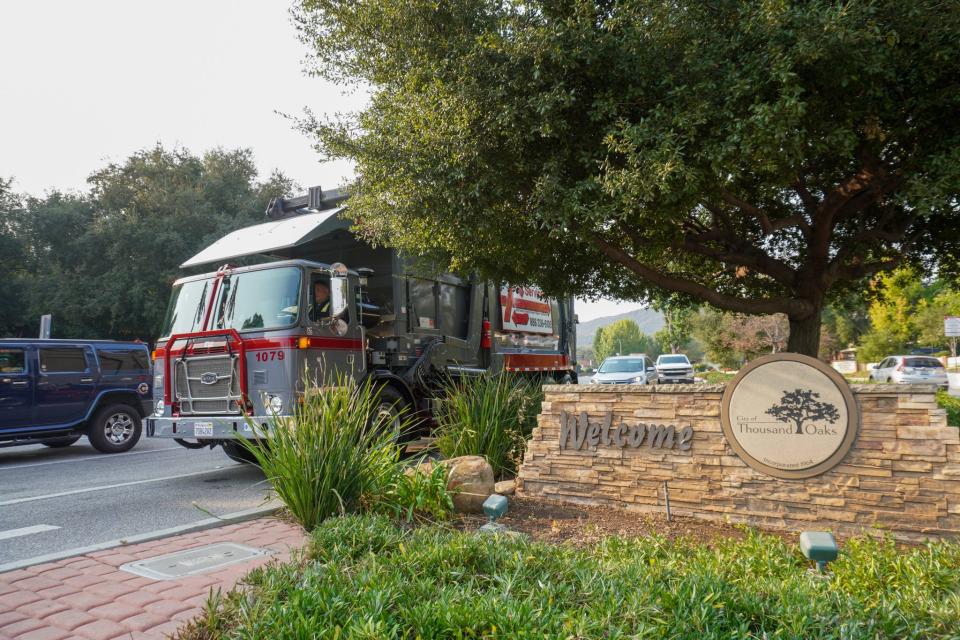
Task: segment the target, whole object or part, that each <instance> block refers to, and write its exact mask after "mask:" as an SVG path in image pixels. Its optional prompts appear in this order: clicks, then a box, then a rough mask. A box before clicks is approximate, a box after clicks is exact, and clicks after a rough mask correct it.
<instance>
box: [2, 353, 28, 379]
mask: <svg viewBox="0 0 960 640" xmlns="http://www.w3.org/2000/svg"><path fill="white" fill-rule="evenodd" d="M26 370H27V365H26V358H25V357H24V352H23V349H0V373H24V372H25V371H26Z"/></svg>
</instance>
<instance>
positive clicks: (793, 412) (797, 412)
mask: <svg viewBox="0 0 960 640" xmlns="http://www.w3.org/2000/svg"><path fill="white" fill-rule="evenodd" d="M819 397H820V394H819V393H816V392H815V391H812V390H810V389H794V390H793V391H784V392H783V397H782V398H780V403H779V404H775V405H773V406H772V407H770V408H769V409H767V411H766V413H767V415H769V416H773V417H774V418H776V419H777V420H782V421H784V422H792V423H793V424H795V425H796V426H797V430H796V431H795V432H794V433H797V434H800V433H803V425H804V424H805V423H807V422H811V421H818V420H826V421H827V422H829V423H830V424H834V423H835V422H836V421H837V420H839V419H840V412H839V411H837V408H836V407H835V406H834V405H832V404H830V403H829V402H820V401H819V400H818V399H817V398H819Z"/></svg>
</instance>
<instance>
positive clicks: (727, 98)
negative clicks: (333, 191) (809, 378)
mask: <svg viewBox="0 0 960 640" xmlns="http://www.w3.org/2000/svg"><path fill="white" fill-rule="evenodd" d="M294 15H295V20H296V22H297V24H298V27H299V29H300V34H301V37H302V38H303V40H304V42H306V43H307V44H308V45H309V47H310V50H311V53H312V54H313V55H312V58H311V63H310V64H311V65H312V70H313V71H315V72H316V73H319V74H321V75H324V76H326V77H329V78H333V79H335V80H337V81H340V82H344V83H347V84H353V85H356V86H359V87H361V90H364V91H368V92H369V95H370V101H369V104H368V106H366V107H365V108H363V109H362V110H360V111H359V112H357V113H352V114H343V115H340V116H336V117H333V118H327V119H322V118H313V117H312V116H310V117H308V118H307V119H306V120H305V122H304V126H305V128H307V129H309V130H310V131H311V132H312V133H313V134H314V135H316V137H317V140H318V147H319V148H320V149H321V151H323V152H325V153H326V154H327V155H329V156H331V157H342V158H349V159H352V160H354V161H355V162H356V167H357V174H358V178H357V180H356V183H355V184H354V185H353V186H354V190H355V196H354V198H353V200H352V201H351V209H352V210H353V214H354V216H355V217H356V218H357V220H358V225H359V227H360V228H362V229H363V230H365V232H366V233H368V234H369V235H370V236H371V237H372V238H375V239H377V240H380V241H386V242H391V243H393V244H395V245H397V246H399V247H401V248H403V249H406V250H409V251H412V252H415V253H420V254H424V253H428V254H432V255H436V256H440V257H441V258H442V259H444V260H447V261H448V262H449V266H450V267H452V268H455V269H458V268H459V269H477V270H479V271H480V272H482V273H483V274H484V275H487V276H490V277H494V278H499V279H503V280H507V281H512V282H536V283H539V284H540V285H542V286H543V287H545V288H546V289H547V290H548V291H551V292H567V293H578V294H582V295H588V296H590V295H594V296H596V295H607V296H613V297H618V298H624V299H650V298H651V297H652V296H655V295H660V294H663V293H666V292H679V293H681V294H683V295H686V296H688V297H690V298H692V299H696V300H702V301H706V302H708V303H709V304H711V305H713V306H715V307H717V308H720V309H724V310H729V311H734V312H739V313H748V314H774V313H783V314H786V315H787V316H788V318H789V321H790V339H789V345H788V349H789V350H791V351H797V352H801V353H807V354H810V355H816V353H817V346H818V338H819V332H820V315H821V311H822V309H823V308H824V306H825V305H826V304H827V303H828V302H829V301H830V300H831V298H832V296H834V295H837V294H839V293H842V292H843V291H844V290H845V289H846V290H849V289H851V288H854V287H858V286H862V283H863V281H864V279H866V278H869V277H870V276H872V275H873V274H876V273H878V272H883V271H886V270H890V269H892V268H894V267H895V266H896V265H898V264H901V263H910V264H913V265H917V266H919V267H921V268H924V269H928V270H933V269H937V270H939V272H940V273H941V274H953V273H955V270H956V261H957V259H958V257H960V234H958V232H957V230H958V226H960V225H958V223H960V215H958V206H960V205H958V191H960V47H958V46H957V43H958V42H960V3H957V2H947V1H940V2H937V1H932V0H914V1H912V2H902V1H899V0H875V1H870V0H861V1H857V2H838V1H835V0H834V1H830V2H823V1H816V0H814V1H809V2H789V1H786V0H781V1H775V0H769V1H764V2H759V1H747V2H735V1H732V0H712V1H710V0H693V1H690V2H686V1H683V0H680V1H656V0H619V1H618V0H606V1H604V0H593V1H587V0H445V1H443V2H436V1H435V0H302V1H301V2H300V4H299V5H298V6H297V8H296V9H295V11H294Z"/></svg>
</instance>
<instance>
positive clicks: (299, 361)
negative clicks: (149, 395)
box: [146, 188, 576, 453]
mask: <svg viewBox="0 0 960 640" xmlns="http://www.w3.org/2000/svg"><path fill="white" fill-rule="evenodd" d="M345 199H346V195H345V194H344V193H343V192H342V191H340V190H331V191H321V190H320V189H319V188H314V189H311V190H310V194H309V195H308V196H306V197H301V198H296V199H290V200H282V199H275V200H273V201H271V205H270V208H269V209H268V216H269V217H270V218H271V219H270V221H268V222H266V223H263V224H259V225H255V226H252V227H247V228H244V229H240V230H238V231H235V232H233V233H230V234H228V235H227V236H225V237H224V238H221V239H220V240H218V241H217V242H215V243H214V244H212V245H210V246H209V247H207V248H206V249H204V250H203V251H201V252H200V253H198V254H197V255H196V256H194V257H192V258H190V259H189V260H187V261H186V262H185V263H183V265H182V266H183V267H185V268H191V267H197V266H201V265H213V266H216V265H220V266H219V267H218V268H216V269H215V270H214V271H209V272H207V273H203V274H199V275H191V276H187V277H183V278H180V279H179V280H177V281H176V282H175V283H174V285H173V292H172V295H171V300H170V304H169V306H168V309H167V313H166V317H165V319H164V323H163V331H162V336H161V337H160V338H159V340H158V342H157V346H156V349H155V350H154V359H155V360H154V362H155V364H154V385H153V389H154V407H153V413H152V414H151V415H149V416H148V417H147V418H146V432H147V436H148V437H154V438H173V439H176V440H177V441H178V442H180V443H181V444H183V445H184V446H190V447H200V446H206V445H211V446H213V445H216V444H224V448H225V449H226V450H227V451H228V453H230V449H229V447H230V446H231V441H234V440H236V439H238V438H259V437H262V435H263V434H264V433H265V434H266V435H267V436H269V428H270V425H271V424H273V423H274V422H273V420H272V419H273V418H276V417H278V416H279V417H286V416H291V415H293V413H294V408H295V406H296V404H297V403H298V402H300V401H302V398H303V393H304V386H305V380H316V381H321V382H322V381H330V380H332V379H334V378H335V376H336V375H340V376H349V377H351V378H353V379H356V380H359V381H365V380H368V379H369V380H371V381H372V382H373V384H375V385H377V387H378V389H379V392H380V401H381V403H382V409H383V410H390V411H392V412H394V413H396V412H398V411H401V410H402V411H406V412H408V413H409V414H410V415H415V416H417V417H418V418H419V420H418V424H420V425H421V431H422V430H426V429H429V426H430V425H431V422H432V420H431V415H432V413H431V412H432V408H433V402H434V397H435V396H436V394H437V393H438V391H439V390H440V389H441V388H442V387H443V385H444V384H446V383H448V382H449V380H450V379H456V378H460V377H463V376H475V375H479V374H482V373H484V372H501V371H509V372H515V373H517V374H520V375H525V376H530V377H536V378H540V379H544V380H545V381H556V382H568V383H569V382H576V362H575V354H576V345H575V339H576V338H575V322H576V319H575V317H574V313H573V302H572V300H556V299H549V298H546V297H544V296H543V295H542V294H541V292H540V291H538V290H537V289H535V288H532V287H514V286H509V285H500V284H495V283H491V282H484V281H481V280H478V279H477V278H473V277H470V278H460V277H457V276H455V275H453V274H449V273H445V274H440V275H436V274H433V275H426V274H423V273H420V272H419V271H418V269H417V268H416V266H415V262H413V261H409V260H406V259H405V258H404V257H403V256H402V255H401V254H400V253H399V252H398V251H396V250H395V249H392V248H389V247H373V246H371V245H370V244H368V243H366V242H364V241H363V240H362V239H360V238H358V237H357V236H356V235H355V234H354V233H352V232H351V230H350V226H351V222H350V220H349V218H348V217H347V211H346V207H345V206H343V204H342V203H343V201H344V200H345ZM258 258H259V259H260V260H268V261H265V262H263V261H261V262H257V261H256V260H257V259H258ZM238 261H244V262H248V263H251V262H252V264H246V265H244V266H235V264H234V263H236V262H238ZM324 298H326V299H324ZM417 435H420V434H418V433H413V434H406V436H405V437H406V438H412V437H415V436H417ZM232 446H234V447H235V446H236V445H235V443H233V444H232ZM234 451H236V448H235V449H234Z"/></svg>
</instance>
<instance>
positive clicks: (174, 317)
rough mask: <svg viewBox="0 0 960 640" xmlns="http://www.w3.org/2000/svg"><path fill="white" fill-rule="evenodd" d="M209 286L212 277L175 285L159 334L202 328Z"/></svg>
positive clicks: (167, 334) (187, 331) (211, 282)
mask: <svg viewBox="0 0 960 640" xmlns="http://www.w3.org/2000/svg"><path fill="white" fill-rule="evenodd" d="M211 286H213V278H208V279H206V280H193V281H191V282H184V283H183V284H178V285H175V286H174V287H173V293H172V294H171V296H170V305H169V306H168V307H167V316H166V318H164V320H163V331H162V332H161V333H160V335H161V336H169V335H172V334H174V333H192V332H194V331H200V330H201V329H202V328H203V316H204V314H205V313H206V310H207V298H209V297H210V287H211Z"/></svg>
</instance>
